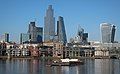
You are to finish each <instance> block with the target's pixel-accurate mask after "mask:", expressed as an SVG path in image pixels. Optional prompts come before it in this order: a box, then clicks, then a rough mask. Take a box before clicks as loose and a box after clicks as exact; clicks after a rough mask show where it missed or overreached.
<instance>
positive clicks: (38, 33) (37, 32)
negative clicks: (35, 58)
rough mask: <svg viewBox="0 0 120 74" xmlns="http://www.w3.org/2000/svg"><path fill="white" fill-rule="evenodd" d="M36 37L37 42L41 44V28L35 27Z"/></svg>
mask: <svg viewBox="0 0 120 74" xmlns="http://www.w3.org/2000/svg"><path fill="white" fill-rule="evenodd" d="M36 37H37V42H39V43H40V42H43V41H42V38H43V28H42V27H36Z"/></svg>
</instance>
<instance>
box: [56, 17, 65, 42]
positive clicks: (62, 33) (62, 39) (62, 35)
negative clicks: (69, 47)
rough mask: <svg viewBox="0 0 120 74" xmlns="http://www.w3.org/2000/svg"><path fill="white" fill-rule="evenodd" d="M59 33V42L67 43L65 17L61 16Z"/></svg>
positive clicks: (58, 25) (58, 23) (58, 27)
mask: <svg viewBox="0 0 120 74" xmlns="http://www.w3.org/2000/svg"><path fill="white" fill-rule="evenodd" d="M57 35H58V41H59V42H62V43H64V44H66V43H67V37H66V31H65V25H64V20H63V17H61V16H59V17H58V21H57Z"/></svg>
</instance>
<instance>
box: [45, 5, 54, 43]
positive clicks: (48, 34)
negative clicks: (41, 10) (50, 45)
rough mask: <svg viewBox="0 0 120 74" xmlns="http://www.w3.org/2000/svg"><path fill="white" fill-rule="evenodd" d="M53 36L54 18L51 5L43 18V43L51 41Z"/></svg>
mask: <svg viewBox="0 0 120 74" xmlns="http://www.w3.org/2000/svg"><path fill="white" fill-rule="evenodd" d="M54 36H55V17H54V10H53V9H52V5H49V6H48V9H47V11H46V15H45V17H44V42H49V41H53V40H54Z"/></svg>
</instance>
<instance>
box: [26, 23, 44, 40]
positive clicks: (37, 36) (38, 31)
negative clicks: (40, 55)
mask: <svg viewBox="0 0 120 74" xmlns="http://www.w3.org/2000/svg"><path fill="white" fill-rule="evenodd" d="M28 34H30V41H31V42H42V38H43V28H42V27H36V25H35V22H30V24H29V29H28Z"/></svg>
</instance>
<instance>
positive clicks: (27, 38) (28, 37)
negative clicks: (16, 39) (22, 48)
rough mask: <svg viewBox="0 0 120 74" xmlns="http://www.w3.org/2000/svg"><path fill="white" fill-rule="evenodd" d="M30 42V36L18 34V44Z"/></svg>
mask: <svg viewBox="0 0 120 74" xmlns="http://www.w3.org/2000/svg"><path fill="white" fill-rule="evenodd" d="M29 40H30V34H28V33H27V34H25V33H21V34H20V43H21V44H23V43H25V42H28V41H29Z"/></svg>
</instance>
